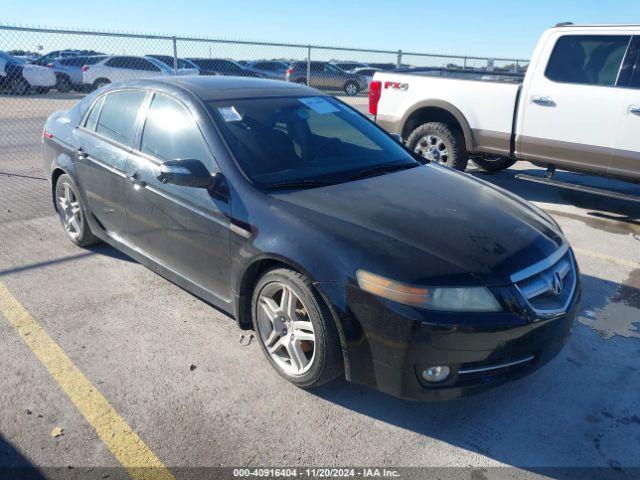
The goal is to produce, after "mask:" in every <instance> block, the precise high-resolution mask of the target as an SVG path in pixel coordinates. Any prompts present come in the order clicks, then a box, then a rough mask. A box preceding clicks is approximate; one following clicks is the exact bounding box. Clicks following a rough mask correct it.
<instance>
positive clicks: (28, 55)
mask: <svg viewBox="0 0 640 480" xmlns="http://www.w3.org/2000/svg"><path fill="white" fill-rule="evenodd" d="M7 53H8V54H9V55H11V56H12V57H15V58H17V59H18V60H22V61H25V62H27V63H31V62H33V61H34V60H35V59H36V58H38V57H39V56H40V55H38V54H37V53H35V52H30V51H28V50H9V51H8V52H7Z"/></svg>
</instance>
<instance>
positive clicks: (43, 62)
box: [31, 50, 104, 67]
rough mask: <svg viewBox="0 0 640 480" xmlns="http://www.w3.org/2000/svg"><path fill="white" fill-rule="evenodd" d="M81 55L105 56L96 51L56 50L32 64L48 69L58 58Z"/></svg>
mask: <svg viewBox="0 0 640 480" xmlns="http://www.w3.org/2000/svg"><path fill="white" fill-rule="evenodd" d="M81 55H83V56H89V55H104V53H102V52H96V51H95V50H54V51H53V52H49V53H47V54H45V55H42V56H40V57H38V58H36V59H35V60H34V61H33V62H31V63H33V64H34V65H40V66H41V67H46V66H47V65H48V64H49V63H51V62H53V61H54V60H56V59H58V58H69V57H79V56H81Z"/></svg>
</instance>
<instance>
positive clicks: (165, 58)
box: [146, 55, 200, 75]
mask: <svg viewBox="0 0 640 480" xmlns="http://www.w3.org/2000/svg"><path fill="white" fill-rule="evenodd" d="M146 57H148V58H155V59H156V60H159V61H160V62H162V63H164V64H165V65H166V66H167V67H169V68H170V69H171V70H173V57H172V56H171V55H146ZM177 60H178V75H200V69H199V68H198V66H197V65H196V64H194V63H193V62H190V61H189V60H185V59H184V58H178V59H177Z"/></svg>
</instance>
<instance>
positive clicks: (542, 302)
mask: <svg viewBox="0 0 640 480" xmlns="http://www.w3.org/2000/svg"><path fill="white" fill-rule="evenodd" d="M511 279H512V281H513V282H514V283H515V285H516V287H517V288H518V290H520V292H521V293H522V295H523V296H524V297H525V298H526V299H527V301H528V302H529V305H531V308H532V309H533V310H534V311H535V312H536V313H538V314H541V315H549V314H557V313H563V312H566V311H567V309H568V308H569V305H570V303H571V300H572V299H573V295H574V293H575V290H576V284H577V273H576V267H575V262H574V259H573V254H572V252H571V250H570V249H569V246H568V245H567V244H565V245H564V246H563V247H561V248H560V249H559V250H558V251H557V252H556V253H554V254H553V255H551V256H550V257H548V258H546V259H545V260H543V261H541V262H538V263H536V264H535V265H532V266H531V267H529V268H526V269H524V270H522V271H521V272H518V273H516V274H514V275H512V276H511Z"/></svg>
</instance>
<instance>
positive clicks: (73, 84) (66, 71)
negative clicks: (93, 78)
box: [47, 55, 106, 93]
mask: <svg viewBox="0 0 640 480" xmlns="http://www.w3.org/2000/svg"><path fill="white" fill-rule="evenodd" d="M105 58H106V56H105V55H96V56H89V57H86V56H79V57H67V58H58V59H57V60H54V61H53V62H51V63H49V64H47V67H48V68H51V69H52V70H53V72H54V73H55V75H56V89H57V90H58V91H59V92H63V93H64V92H68V91H70V90H86V85H85V84H84V83H83V79H82V67H84V66H85V65H87V66H90V65H95V64H96V63H98V62H99V61H101V60H103V59H105Z"/></svg>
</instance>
